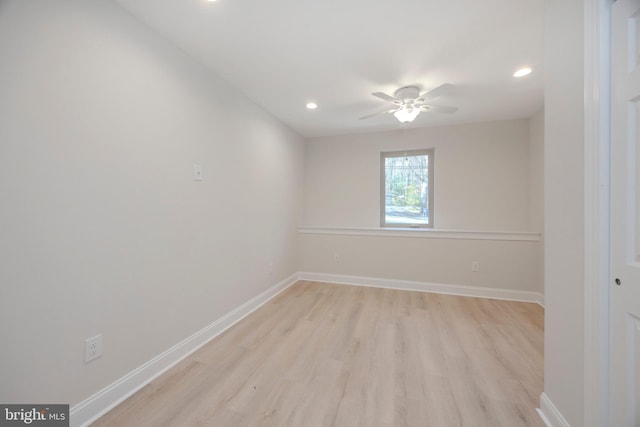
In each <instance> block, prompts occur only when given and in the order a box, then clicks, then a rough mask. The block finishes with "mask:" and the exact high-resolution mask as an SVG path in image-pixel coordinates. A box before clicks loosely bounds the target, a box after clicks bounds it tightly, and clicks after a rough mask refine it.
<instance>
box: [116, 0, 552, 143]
mask: <svg viewBox="0 0 640 427" xmlns="http://www.w3.org/2000/svg"><path fill="white" fill-rule="evenodd" d="M117 1H118V3H120V4H121V5H122V6H123V7H124V8H126V9H127V10H129V11H130V12H131V13H132V14H133V15H134V16H137V17H138V18H139V19H140V20H142V21H144V22H146V23H147V24H148V25H149V26H151V27H152V28H154V29H155V30H157V31H158V32H160V33H161V34H163V35H164V36H165V37H166V38H168V39H169V40H171V41H172V42H173V43H175V44H176V45H177V46H179V47H181V48H182V49H183V50H185V51H186V52H188V53H189V54H190V55H192V56H194V57H196V58H198V59H199V60H200V61H201V62H203V63H204V64H206V65H207V66H208V67H209V68H210V69H211V70H213V71H214V72H215V73H217V74H218V75H220V76H222V77H223V78H224V79H225V80H227V81H229V82H230V83H231V84H233V85H234V86H236V87H237V88H239V89H240V90H241V91H243V92H244V93H245V94H246V95H247V96H248V97H249V98H251V99H252V100H253V101H255V102H256V103H257V104H259V105H261V106H262V107H263V108H265V109H266V110H268V111H270V112H271V113H272V114H273V115H275V116H276V117H278V118H279V119H280V120H282V121H283V122H284V123H286V124H287V125H288V126H290V127H291V128H292V129H294V130H296V131H297V132H298V133H300V134H301V135H303V136H306V137H313V136H321V135H335V134H346V133H356V132H370V131H381V130H391V129H397V128H399V127H400V124H399V123H398V122H397V121H396V120H395V118H394V117H393V116H392V115H388V114H385V115H382V116H376V117H374V118H371V119H368V120H358V118H359V117H361V116H364V115H367V114H372V113H375V112H377V111H382V110H384V109H385V108H386V107H387V106H388V104H386V103H385V102H384V101H382V100H380V99H378V98H375V97H373V96H372V95H371V93H372V92H377V91H382V92H386V93H388V94H390V95H392V94H393V92H394V91H395V90H396V89H397V88H399V87H401V86H406V85H418V86H420V88H421V89H422V90H423V91H424V90H428V89H431V88H434V87H436V86H439V85H441V84H443V83H451V84H453V85H454V86H455V89H454V91H453V92H452V93H451V94H450V95H448V96H446V97H441V98H438V99H436V100H434V101H433V103H434V104H436V103H437V104H443V105H452V106H456V107H458V108H459V111H458V112H457V113H455V114H453V115H445V114H438V113H422V114H420V115H419V116H418V117H417V119H416V120H415V121H414V122H413V123H411V124H409V125H402V126H405V127H406V126H408V127H426V126H434V125H443V124H456V123H467V122H479V121H490V120H504V119H512V118H526V117H530V116H531V115H533V113H535V112H536V111H538V110H539V109H540V108H541V107H542V105H543V79H542V67H543V64H542V45H543V33H542V22H543V5H542V3H543V2H542V0H443V1H432V0H379V1H378V0H373V1H372V0H270V1H263V0H262V1H257V0H217V1H215V2H208V1H206V0H117ZM523 65H530V66H534V67H535V69H534V73H532V74H531V75H529V76H528V77H524V78H521V79H515V78H514V77H512V74H513V72H514V71H515V70H516V69H517V68H519V67H521V66H523ZM309 101H314V102H316V103H317V104H318V108H317V109H316V110H313V111H311V110H307V109H306V108H305V104H306V103H307V102H309Z"/></svg>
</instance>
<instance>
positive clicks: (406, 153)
mask: <svg viewBox="0 0 640 427" xmlns="http://www.w3.org/2000/svg"><path fill="white" fill-rule="evenodd" d="M425 155H426V156H427V158H428V160H427V162H428V163H427V164H428V168H429V170H428V174H429V175H428V188H427V192H428V200H427V209H428V212H429V224H411V223H387V222H386V203H385V202H386V200H385V196H386V189H385V182H386V175H385V159H387V158H391V157H411V156H425ZM434 165H435V151H434V149H433V148H428V149H419V150H401V151H383V152H381V153H380V227H382V228H434V226H433V224H434V209H433V207H434V203H433V202H434V200H433V194H434V191H433V189H434V180H433V176H434V173H433V171H434V169H435V168H434Z"/></svg>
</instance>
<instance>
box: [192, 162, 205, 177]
mask: <svg viewBox="0 0 640 427" xmlns="http://www.w3.org/2000/svg"><path fill="white" fill-rule="evenodd" d="M193 180H194V181H204V174H203V172H202V165H201V164H199V163H195V164H194V165H193Z"/></svg>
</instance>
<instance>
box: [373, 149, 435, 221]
mask: <svg viewBox="0 0 640 427" xmlns="http://www.w3.org/2000/svg"><path fill="white" fill-rule="evenodd" d="M384 176H385V190H384V211H385V224H389V225H392V224H407V225H418V226H420V225H423V226H424V225H429V224H430V213H429V209H428V206H429V156H428V155H427V154H421V155H408V156H398V157H386V158H385V159H384Z"/></svg>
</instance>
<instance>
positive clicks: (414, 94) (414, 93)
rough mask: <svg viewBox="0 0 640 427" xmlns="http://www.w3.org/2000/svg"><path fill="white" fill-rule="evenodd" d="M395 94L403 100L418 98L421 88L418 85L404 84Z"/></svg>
mask: <svg viewBox="0 0 640 427" xmlns="http://www.w3.org/2000/svg"><path fill="white" fill-rule="evenodd" d="M394 95H395V97H396V98H399V99H402V100H403V101H406V100H409V99H416V98H418V97H419V96H420V88H419V87H418V86H404V87H401V88H400V89H398V90H396V91H395V92H394Z"/></svg>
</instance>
